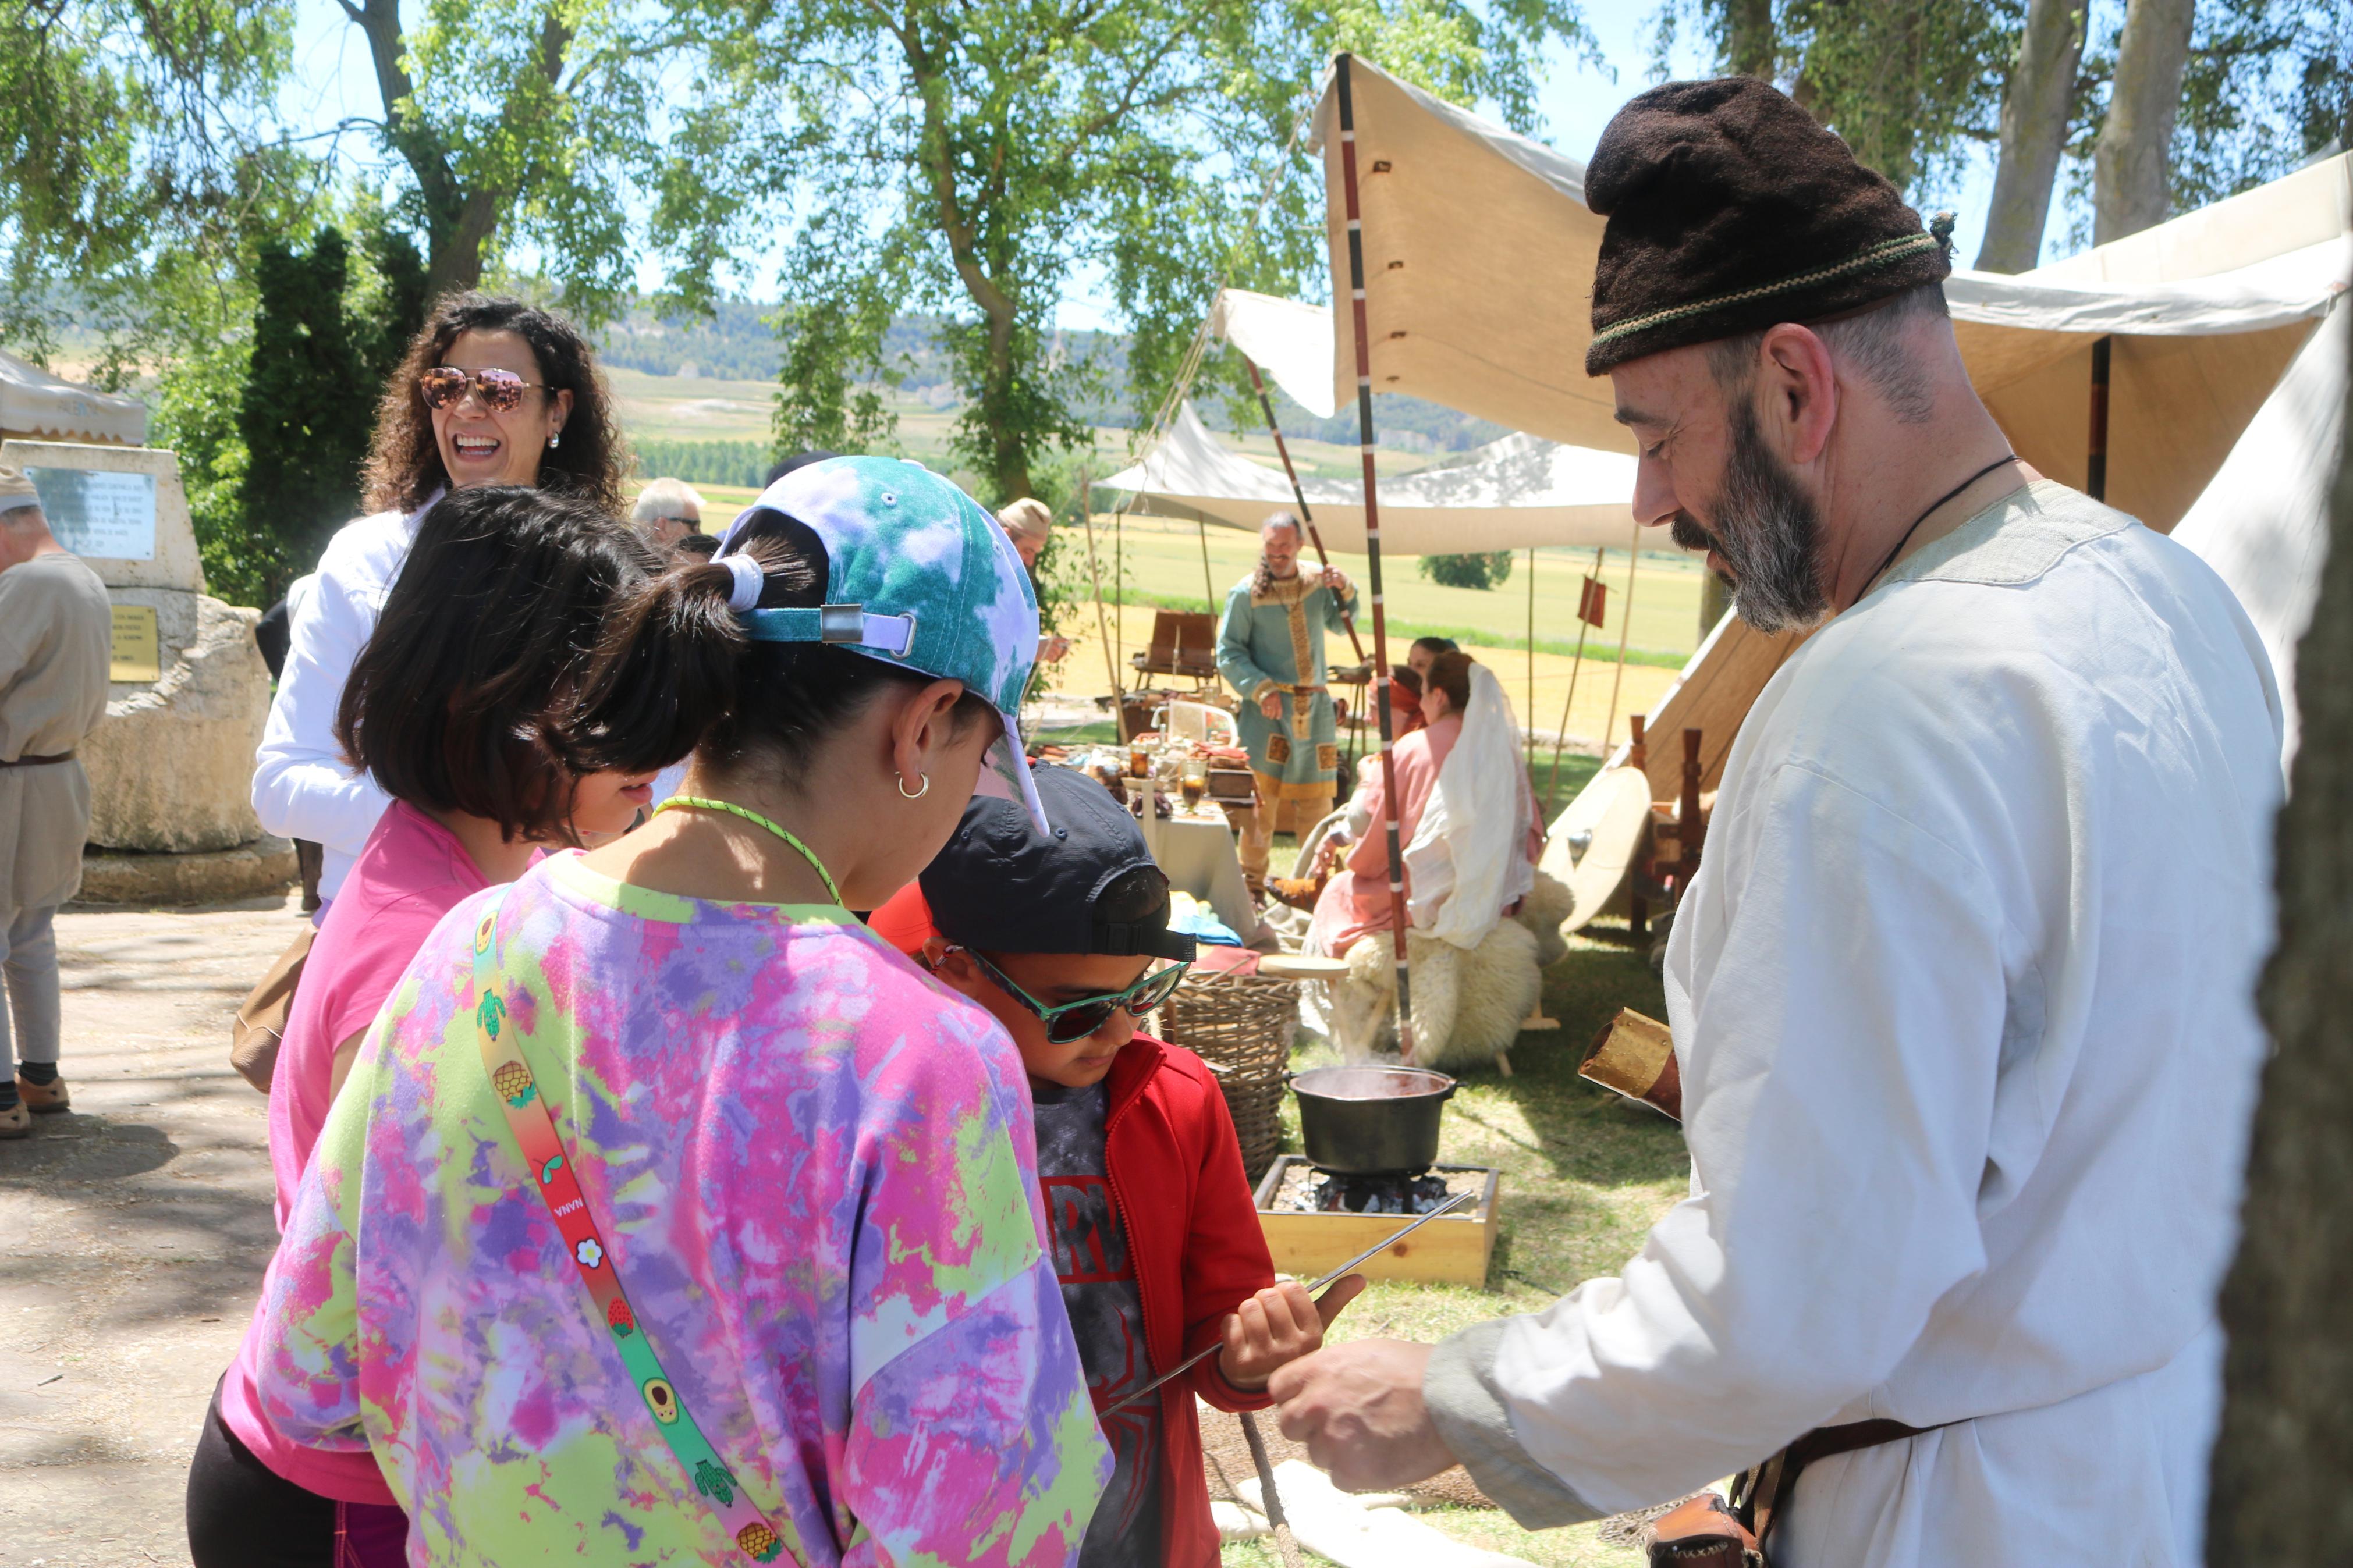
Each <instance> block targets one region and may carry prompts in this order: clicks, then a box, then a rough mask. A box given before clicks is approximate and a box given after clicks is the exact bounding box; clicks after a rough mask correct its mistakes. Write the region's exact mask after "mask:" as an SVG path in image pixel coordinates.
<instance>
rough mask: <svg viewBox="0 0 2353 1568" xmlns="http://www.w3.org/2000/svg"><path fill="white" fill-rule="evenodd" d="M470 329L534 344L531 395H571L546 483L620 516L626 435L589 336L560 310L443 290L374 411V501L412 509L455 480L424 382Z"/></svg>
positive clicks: (543, 476)
mask: <svg viewBox="0 0 2353 1568" xmlns="http://www.w3.org/2000/svg"><path fill="white" fill-rule="evenodd" d="M468 332H512V333H514V334H515V335H516V336H517V337H519V338H521V339H522V341H523V342H526V343H528V344H530V345H531V354H532V358H533V359H535V360H537V361H538V362H539V379H540V381H541V382H542V383H543V384H544V385H545V387H546V390H545V391H543V392H539V393H534V394H531V395H533V396H538V397H554V395H556V394H557V393H559V392H568V393H570V394H572V413H571V415H570V416H569V417H567V418H566V419H565V422H564V442H563V445H561V446H559V447H554V448H551V449H550V450H548V451H545V452H543V453H541V454H540V458H539V483H540V488H541V489H554V490H565V491H568V492H570V493H571V494H573V495H575V496H578V497H580V498H581V499H582V500H589V501H593V502H595V503H596V504H597V505H598V506H601V507H603V508H604V509H605V510H607V511H609V512H613V513H615V514H618V513H619V511H620V510H621V475H622V474H623V472H624V471H625V470H626V469H627V468H628V459H627V458H626V456H625V454H624V452H623V450H622V446H621V433H620V431H619V430H618V429H617V428H616V427H615V426H614V424H613V412H612V398H611V395H609V394H608V393H607V391H606V388H605V378H604V377H603V376H602V375H600V374H597V371H596V354H595V353H594V352H593V351H592V350H590V348H589V347H588V340H587V339H586V338H585V337H583V336H581V335H580V330H579V329H578V328H577V327H575V326H574V325H573V324H572V323H571V322H570V321H566V320H565V318H564V317H563V316H561V315H559V314H557V313H556V312H555V311H554V310H541V309H540V308H539V307H538V306H536V305H529V304H525V303H524V302H523V301H522V300H510V299H507V298H505V297H504V296H502V295H497V294H478V293H472V292H468V293H464V294H450V295H446V296H444V297H443V299H442V300H441V302H440V303H439V304H438V305H436V306H434V307H433V313H432V314H431V315H430V316H428V317H427V318H426V321H425V325H424V326H423V327H421V328H419V329H418V330H417V336H416V337H414V338H412V339H411V340H410V341H409V344H408V352H407V353H406V354H404V355H402V356H401V361H400V366H399V368H398V369H396V370H395V371H394V372H393V373H392V378H391V379H390V380H389V381H387V382H385V387H384V401H383V403H382V404H381V405H378V406H377V409H376V416H375V449H374V450H373V451H372V452H371V453H370V454H369V456H368V460H367V475H366V483H367V505H368V507H369V509H370V510H374V511H408V510H413V509H414V508H417V507H420V506H422V505H424V504H425V498H426V497H427V496H429V495H431V494H432V493H433V492H434V491H435V490H437V489H443V488H444V487H446V486H447V485H448V483H449V470H448V468H446V467H444V466H443V464H442V462H441V447H440V445H439V444H438V442H436V441H435V440H434V439H433V411H432V410H431V409H429V408H427V407H426V405H425V394H424V392H423V391H422V390H421V389H420V388H419V387H418V385H417V381H418V378H419V377H421V376H423V375H424V374H425V373H426V372H427V371H428V370H431V369H433V368H435V367H436V366H438V365H439V364H441V363H443V361H444V360H445V359H446V358H447V356H448V353H449V345H450V344H452V343H454V342H457V341H458V340H459V338H460V337H463V336H464V335H465V334H466V333H468ZM527 406H532V407H536V406H538V405H535V404H533V405H527Z"/></svg>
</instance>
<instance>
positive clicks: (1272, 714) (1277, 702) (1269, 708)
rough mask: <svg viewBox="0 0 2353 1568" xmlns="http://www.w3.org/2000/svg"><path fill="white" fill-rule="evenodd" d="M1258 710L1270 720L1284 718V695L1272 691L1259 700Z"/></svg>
mask: <svg viewBox="0 0 2353 1568" xmlns="http://www.w3.org/2000/svg"><path fill="white" fill-rule="evenodd" d="M1258 710H1259V711H1260V712H1261V713H1263V714H1265V715H1266V716H1267V717H1268V718H1270V719H1280V718H1282V693H1281V692H1280V691H1270V692H1268V693H1267V694H1266V695H1265V696H1263V697H1261V698H1260V699H1259V700H1258Z"/></svg>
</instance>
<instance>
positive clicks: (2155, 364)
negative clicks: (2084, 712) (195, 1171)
mask: <svg viewBox="0 0 2353 1568" xmlns="http://www.w3.org/2000/svg"><path fill="white" fill-rule="evenodd" d="M1352 79H1353V84H1354V95H1355V109H1356V158H1357V168H1358V170H1359V172H1360V174H1359V182H1358V201H1359V210H1360V213H1361V217H1362V234H1363V242H1364V249H1365V271H1366V276H1365V300H1366V321H1367V325H1368V329H1369V330H1368V333H1367V337H1368V341H1369V343H1370V356H1371V364H1370V367H1369V374H1371V377H1372V385H1373V389H1374V390H1375V391H1377V392H1402V393H1409V394H1411V395H1415V396H1417V397H1424V398H1428V399H1430V400H1431V401H1432V402H1436V403H1442V404H1444V405H1447V406H1448V407H1451V408H1458V409H1461V410H1462V411H1463V412H1465V413H1469V414H1475V415H1478V416H1481V417H1482V418H1487V419H1492V420H1494V421H1495V422H1497V423H1498V424H1502V425H1506V426H1511V427H1512V428H1513V429H1515V430H1524V431H1528V432H1530V433H1532V434H1535V435H1537V436H1543V437H1549V438H1551V439H1554V440H1557V441H1563V442H1567V443H1571V444H1574V445H1578V446H1586V447H1599V448H1602V449H1605V450H1613V451H1629V450H1631V446H1630V440H1629V438H1628V437H1627V436H1626V433H1625V432H1624V431H1623V430H1622V429H1621V428H1620V426H1618V424H1617V422H1616V420H1615V419H1614V418H1613V417H1612V399H1611V394H1610V388H1609V381H1608V380H1607V378H1601V379H1594V378H1589V377H1588V376H1587V375H1586V374H1585V350H1586V346H1587V344H1588V342H1589V341H1590V339H1591V336H1592V329H1591V324H1590V318H1589V311H1590V310H1591V305H1592V292H1593V270H1594V263H1595V259H1596V258H1597V256H1598V254H1599V247H1600V243H1601V231H1602V220H1601V219H1600V218H1599V217H1598V216H1595V215H1594V214H1593V212H1592V211H1591V210H1590V209H1588V207H1587V206H1586V205H1585V198H1584V192H1585V166H1584V165H1583V164H1582V163H1579V162H1577V160H1576V159H1574V158H1570V157H1568V156H1567V155H1565V154H1563V153H1558V152H1556V151H1554V150H1553V149H1551V148H1549V147H1546V146H1544V145H1542V144H1541V143H1538V142H1531V141H1529V140H1527V139H1526V138H1525V137H1522V136H1518V135H1514V133H1513V132H1509V131H1506V130H1504V128H1503V127H1501V126H1499V125H1495V124H1493V123H1492V122H1490V121H1485V120H1482V119H1481V118H1480V117H1479V116H1477V115H1475V114H1472V113H1471V112H1470V111H1468V110H1463V109H1460V108H1457V107H1456V106H1454V105H1452V104H1449V103H1445V102H1443V101H1441V100H1438V99H1435V98H1432V97H1430V95H1429V94H1427V93H1425V92H1422V91H1420V90H1419V89H1416V88H1413V87H1409V86H1408V85H1407V84H1405V83H1403V82H1400V81H1398V80H1397V79H1394V78H1392V77H1389V76H1387V75H1385V74H1383V73H1382V72H1381V71H1379V70H1378V69H1377V68H1374V67H1371V66H1369V65H1367V64H1366V63H1365V62H1364V61H1363V60H1361V59H1357V60H1355V61H1354V62H1353V65H1352ZM1337 114H1338V110H1337V107H1336V102H1335V94H1334V92H1333V91H1332V90H1331V89H1329V88H1327V89H1326V90H1325V93H1324V100H1323V101H1322V103H1321V104H1320V105H1318V107H1317V109H1316V114H1315V121H1314V130H1315V135H1316V138H1317V144H1319V145H1320V146H1322V148H1323V150H1324V177H1325V189H1326V195H1327V201H1326V227H1327V230H1328V238H1329V242H1330V247H1331V255H1332V266H1333V274H1332V275H1333V276H1334V277H1335V279H1337V278H1345V276H1346V275H1347V271H1346V267H1347V260H1346V258H1347V230H1346V225H1345V221H1344V218H1343V212H1344V205H1343V201H1342V193H1341V174H1340V157H1339V145H1340V143H1339V137H1338V135H1337V134H1336V126H1337V122H1338V121H1337ZM2348 171H2353V158H2348V157H2342V156H2340V157H2337V158H2334V159H2331V160H2329V161H2327V162H2326V163H2321V164H2318V165H2316V166H2315V167H2314V168H2311V169H2308V170H2306V171H2304V172H2303V173H2301V174H2295V175H2291V176H2289V177H2288V178H2287V179H2284V180H2281V181H2276V182H2274V184H2270V185H2266V186H2264V187H2263V188H2262V189H2260V190H2258V191H2253V192H2249V193H2248V194H2246V195H2242V196H2238V197H2234V198H2232V200H2231V201H2228V202H2224V203H2221V204H2218V205H2216V206H2215V207H2213V208H2210V209H2208V210H2207V211H2206V212H2205V213H2203V214H2198V215H2192V216H2193V217H2196V218H2200V219H2203V220H2205V221H2203V222H2201V223H2200V224H2199V225H2198V226H2197V233H2196V234H2195V235H2192V234H2189V233H2187V232H2183V233H2177V234H2176V235H2174V236H2172V237H2168V238H2164V239H2151V238H2150V237H2149V236H2148V235H2141V236H2136V237H2134V238H2133V239H2131V240H2126V241H2124V242H2121V247H2122V248H2121V249H2120V250H2119V253H2118V254H2117V255H2116V256H2113V257H2106V258H2099V259H2097V260H2093V259H2090V258H2075V259H2074V260H2073V261H2072V262H2068V263H2062V264H2060V265H2058V266H2056V267H2052V268H2042V269H2040V270H2038V271H2035V272H2030V273H2026V274H2022V275H2021V276H2019V277H2016V278H2010V277H2004V276H2001V275H1999V274H1992V273H1975V272H1966V271H1965V272H1962V273H1959V274H1957V275H1956V277H1955V278H1954V279H1953V281H1952V282H1951V283H1949V284H1947V297H1948V298H1949V299H1950V300H1952V302H1953V314H1954V317H1955V318H1956V320H1957V322H1958V323H1959V329H1958V330H1959V336H1960V341H1961V347H1962V353H1963V354H1964V356H1965V357H1966V358H1967V359H1968V362H1969V365H1970V370H1971V374H1972V376H1973V378H1974V379H1975V380H1976V381H1977V383H1978V393H1979V395H1981V396H1983V397H1984V398H1985V400H1986V403H1987V405H1988V406H1989V407H1990V408H1991V409H1992V411H1993V413H1994V416H1995V417H1996V418H1997V419H1999V420H2000V421H2001V424H2002V427H2003V429H2004V430H2005V431H2007V432H2008V433H2009V435H2010V438H2011V441H2012V443H2013V444H2014V445H2015V446H2016V447H2017V449H2018V451H2019V453H2020V455H2021V456H2022V457H2024V458H2026V459H2027V460H2028V461H2030V462H2031V463H2032V464H2034V466H2035V467H2036V468H2040V469H2042V471H2043V472H2044V473H2046V474H2049V475H2050V476H2052V478H2054V479H2061V480H2063V481H2064V482H2067V483H2070V484H2076V485H2080V484H2082V483H2083V482H2084V471H2085V450H2086V446H2087V437H2088V434H2089V429H2090V412H2089V410H2090V398H2091V393H2090V383H2091V353H2092V348H2091V345H2092V343H2093V342H2094V340H2095V339H2096V338H2098V337H2100V336H2103V335H2111V336H2113V337H2114V338H2115V346H2114V354H2113V367H2112V371H2111V385H2110V391H2109V418H2108V492H2107V499H2108V500H2110V502H2112V503H2113V504H2115V505H2116V506H2119V507H2121V508H2123V509H2124V510H2127V511H2130V512H2132V513H2133V514H2134V515H2135V516H2137V517H2139V518H2140V519H2142V521H2146V522H2147V523H2148V524H2149V525H2150V526H2152V527H2155V528H2158V529H2170V528H2171V527H2172V526H2173V524H2174V523H2175V522H2176V521H2179V519H2180V517H2181V515H2182V514H2183V513H2184V512H2185V511H2187V510H2189V503H2190V502H2191V501H2192V500H2195V499H2196V497H2197V496H2198V494H2199V492H2200V490H2202V489H2205V488H2206V485H2207V483H2208V481H2209V480H2211V479H2212V478H2213V475H2214V471H2215V469H2216V468H2219V467H2220V466H2221V461H2222V458H2223V457H2224V456H2225V455H2226V454H2227V453H2228V452H2229V451H2230V449H2231V447H2232V443H2233V442H2234V441H2236V440H2237V438H2238V437H2239V434H2240V432H2241V431H2242V430H2243V429H2244V428H2245V427H2246V425H2247V422H2248V421H2249V420H2250V419H2251V418H2253V416H2254V412H2255V410H2256V408H2257V407H2258V406H2260V405H2262V403H2263V399H2264V398H2265V397H2266V396H2268V395H2269V394H2270V392H2271V389H2272V388H2273V386H2274V385H2275V384H2277V382H2278V380H2279V377H2280V375H2281V374H2282V372H2283V371H2284V369H2285V368H2286V366H2287V363H2288V362H2289V361H2290V360H2291V359H2293V358H2294V357H2295V353H2296V351H2297V350H2298V349H2299V348H2301V347H2302V346H2303V344H2304V342H2305V340H2306V338H2307V337H2308V336H2309V335H2310V333H2311V331H2312V329H2313V327H2314V325H2315V324H2316V321H2317V320H2318V318H2319V317H2320V315H2321V314H2322V313H2323V312H2324V311H2325V310H2326V309H2327V303H2328V300H2329V298H2330V297H2331V295H2332V293H2333V292H2334V290H2335V289H2337V288H2338V287H2341V285H2342V283H2343V280H2344V277H2345V274H2344V272H2343V271H2342V270H2341V269H2337V270H2331V269H2330V268H2331V266H2332V265H2333V264H2332V263H2331V262H2330V259H2329V258H2327V256H2325V255H2324V254H2323V253H2321V252H2319V251H2316V250H2314V249H2313V247H2317V246H2320V245H2321V244H2322V243H2323V242H2326V241H2331V240H2335V239H2337V237H2339V236H2341V235H2342V234H2343V233H2344V232H2345V229H2346V226H2347V224H2346V219H2347V215H2348V210H2353V172H2348ZM2177 221H2179V222H2182V223H2189V221H2190V220H2189V219H2187V218H2185V219H2181V220H2177ZM2166 227H2168V228H2169V227H2172V226H2171V225H2168V226H2166ZM2226 231H2227V232H2226ZM2152 232H2155V231H2152ZM2103 248H2104V249H2116V248H2118V247H2103ZM2292 252H2306V256H2305V258H2304V260H2303V261H2301V262H2295V261H2292V260H2291V259H2290V257H2289V253H2292ZM1333 348H1334V352H1333V354H1332V358H1331V369H1330V376H1329V379H1330V382H1331V391H1330V393H1329V394H1327V395H1326V398H1325V400H1324V401H1325V402H1326V403H1327V404H1328V403H1335V402H1337V401H1345V399H1346V398H1348V397H1350V396H1352V395H1353V394H1354V392H1355V387H1356V364H1355V351H1354V345H1353V343H1351V342H1335V343H1334V345H1333ZM1251 357H1252V358H1259V359H1260V363H1262V364H1267V365H1270V366H1272V365H1276V364H1279V363H1283V361H1282V356H1277V355H1273V354H1271V353H1270V355H1269V357H1266V358H1260V355H1259V354H1258V353H1255V352H1253V353H1252V355H1251ZM1285 388H1286V390H1289V391H1291V392H1292V395H1293V396H1294V397H1300V396H1301V393H1300V391H1299V390H1298V389H1297V388H1294V387H1293V386H1291V385H1290V384H1289V383H1288V382H1286V383H1285ZM1303 401H1304V399H1303ZM1311 406H1314V405H1311ZM1376 407H1377V405H1376Z"/></svg>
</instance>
